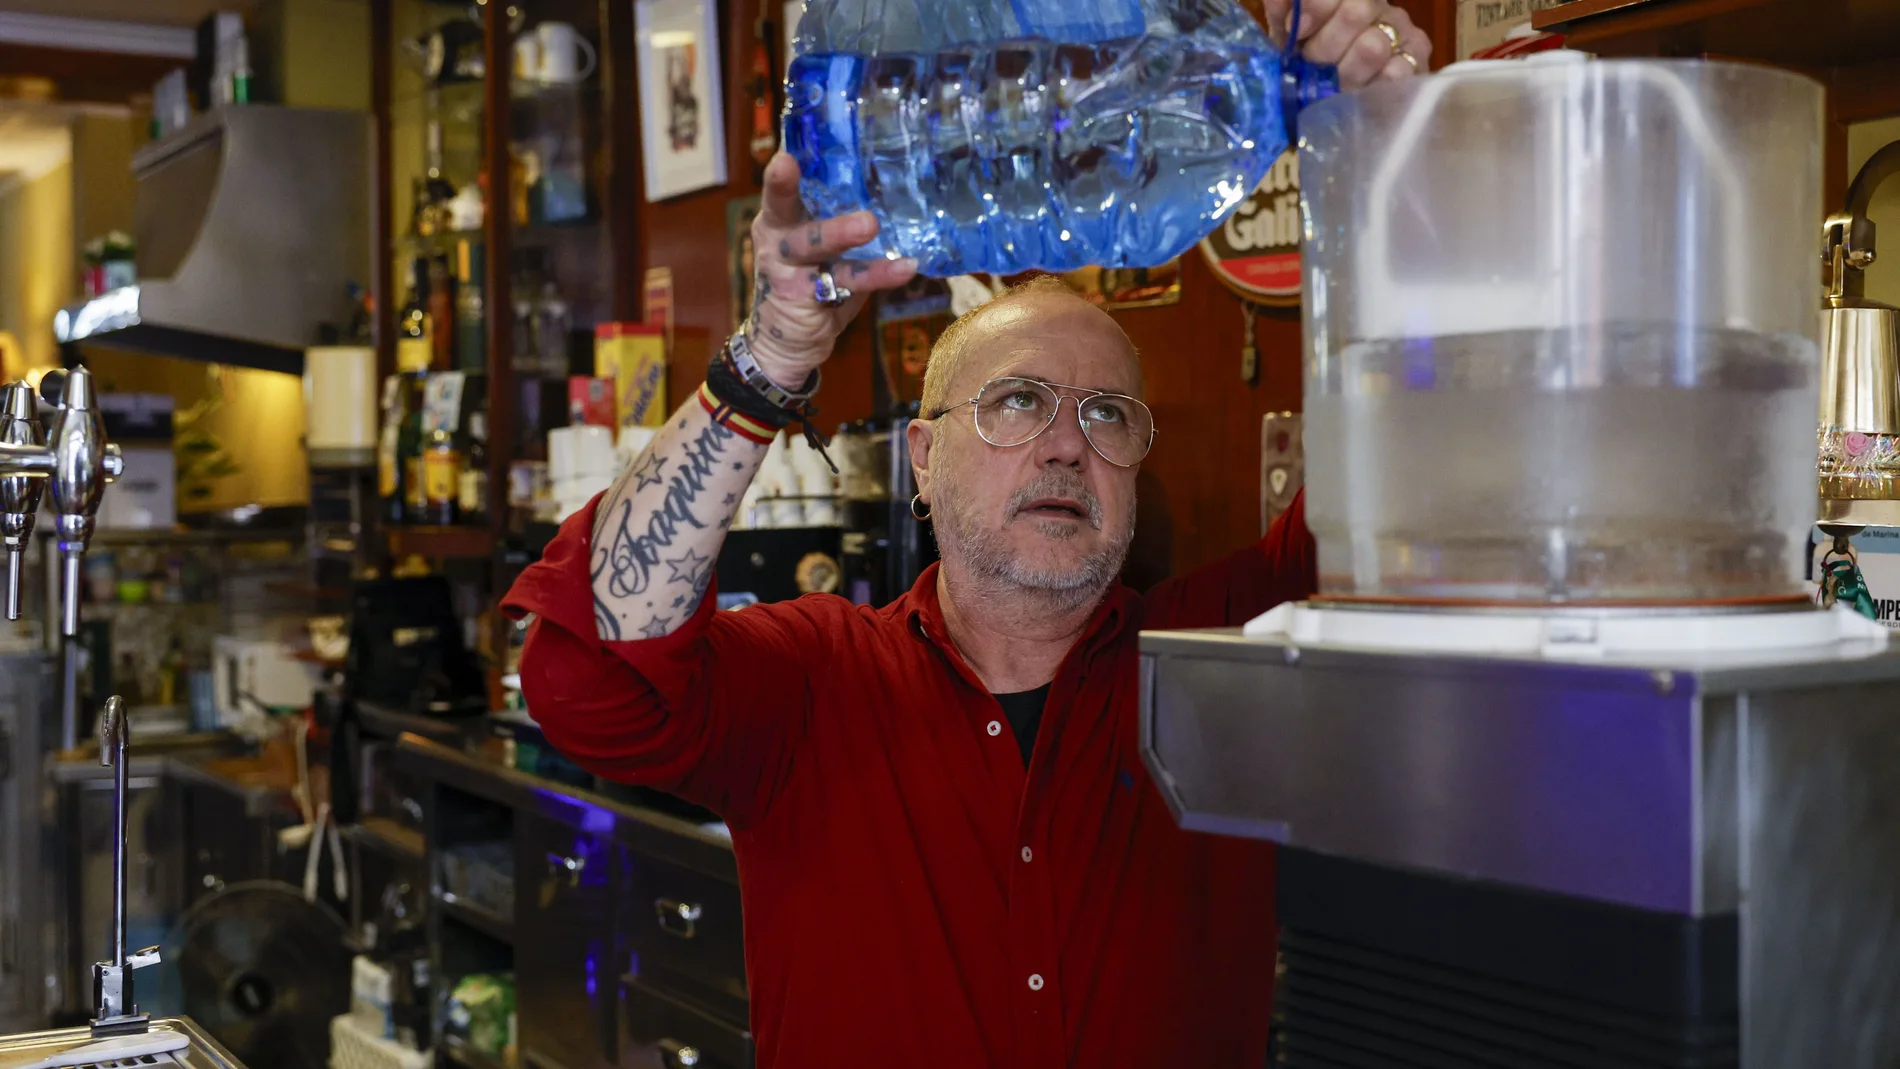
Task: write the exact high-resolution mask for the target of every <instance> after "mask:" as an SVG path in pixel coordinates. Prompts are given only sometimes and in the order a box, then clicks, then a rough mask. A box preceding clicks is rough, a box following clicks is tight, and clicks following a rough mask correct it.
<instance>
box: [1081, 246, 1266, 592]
mask: <svg viewBox="0 0 1900 1069" xmlns="http://www.w3.org/2000/svg"><path fill="white" fill-rule="evenodd" d="M1181 267H1182V270H1181V300H1180V303H1178V304H1173V305H1164V306H1162V307H1159V308H1136V309H1128V310H1125V311H1118V312H1116V313H1114V315H1115V318H1116V320H1117V321H1118V322H1120V323H1121V325H1122V328H1123V329H1124V330H1126V331H1127V332H1128V336H1129V338H1130V339H1132V340H1133V341H1134V343H1135V346H1136V348H1138V349H1139V350H1140V351H1141V357H1142V370H1143V373H1144V375H1145V377H1146V379H1147V401H1148V405H1149V407H1151V408H1152V409H1154V413H1155V426H1156V435H1155V446H1154V451H1153V452H1151V453H1150V454H1149V455H1148V459H1147V460H1146V461H1144V462H1143V464H1142V481H1141V483H1140V487H1139V489H1140V493H1141V506H1140V518H1139V522H1138V527H1137V530H1138V533H1137V535H1136V545H1135V546H1134V548H1133V549H1131V551H1130V568H1129V576H1128V578H1129V581H1130V582H1131V583H1134V584H1136V585H1142V584H1144V583H1145V582H1148V581H1152V580H1154V579H1158V578H1161V577H1162V576H1165V575H1166V574H1168V573H1170V572H1172V573H1174V574H1180V573H1182V572H1185V571H1189V570H1192V569H1194V568H1196V567H1199V566H1201V565H1203V564H1207V563H1210V562H1212V561H1215V560H1218V559H1219V558H1221V557H1222V556H1225V555H1226V554H1228V553H1231V552H1233V551H1235V550H1237V549H1240V548H1241V547H1243V546H1246V545H1248V544H1249V543H1251V542H1253V541H1255V540H1257V539H1258V538H1259V537H1260V417H1261V416H1262V415H1264V414H1265V413H1267V412H1274V411H1281V410H1285V409H1293V410H1297V409H1299V408H1300V362H1301V356H1300V320H1299V309H1297V308H1291V309H1268V310H1265V311H1263V312H1262V313H1261V314H1260V315H1259V316H1258V317H1257V318H1256V320H1255V326H1254V344H1255V346H1256V347H1257V349H1258V351H1259V356H1260V373H1259V378H1258V380H1257V383H1256V384H1255V385H1252V386H1249V385H1247V384H1246V383H1245V382H1244V381H1242V379H1241V377H1240V347H1241V342H1242V337H1243V333H1242V332H1243V309H1244V304H1243V302H1242V301H1241V299H1240V298H1239V297H1238V296H1236V295H1235V294H1234V293H1232V292H1231V291H1229V290H1228V289H1227V288H1226V287H1225V286H1222V285H1221V284H1220V282H1219V281H1218V280H1217V279H1216V278H1215V277H1214V273H1213V271H1212V269H1210V268H1209V267H1208V266H1207V262H1206V260H1205V259H1204V258H1203V257H1202V255H1201V253H1200V252H1199V250H1194V251H1190V252H1189V253H1188V254H1187V255H1186V256H1184V257H1182V260H1181Z"/></svg>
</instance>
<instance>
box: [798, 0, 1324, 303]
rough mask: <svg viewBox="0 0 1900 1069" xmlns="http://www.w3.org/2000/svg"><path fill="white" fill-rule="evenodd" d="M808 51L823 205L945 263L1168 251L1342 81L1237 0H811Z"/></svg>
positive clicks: (811, 195)
mask: <svg viewBox="0 0 1900 1069" xmlns="http://www.w3.org/2000/svg"><path fill="white" fill-rule="evenodd" d="M1294 26H1295V27H1296V28H1297V26H1298V5H1297V4H1296V5H1295V11H1294ZM1296 33H1297V31H1296ZM1288 39H1289V40H1290V41H1291V40H1295V39H1297V37H1296V34H1295V35H1289V38H1288ZM797 53H798V54H797V56H796V58H794V59H793V60H792V63H791V67H790V71H789V74H788V76H787V89H786V103H785V147H786V150H787V151H788V152H790V153H791V154H792V155H793V156H794V157H796V158H797V159H798V162H799V167H800V168H801V171H802V175H803V180H802V182H801V184H800V189H801V191H802V194H803V197H804V200H805V205H806V207H807V209H808V210H810V212H811V213H812V214H813V215H814V216H817V217H821V218H822V217H828V216H833V215H838V214H841V213H843V212H848V211H855V210H858V209H867V208H868V209H870V210H871V211H873V212H875V213H876V214H877V216H878V219H879V222H880V223H881V224H882V226H883V229H882V233H881V234H880V236H879V239H878V241H877V242H876V243H875V244H873V245H871V246H869V247H867V249H866V250H864V252H862V253H861V254H860V255H869V256H909V257H915V258H916V259H917V260H918V262H919V268H920V270H921V271H922V273H924V274H926V275H935V276H946V275H956V274H963V273H967V272H971V271H988V272H993V273H996V274H1013V273H1016V272H1019V271H1026V270H1030V269H1033V268H1041V269H1044V270H1050V271H1063V270H1069V269H1072V268H1077V267H1083V266H1087V265H1092V264H1099V265H1102V266H1108V267H1152V266H1155V265H1158V264H1162V263H1165V262H1167V261H1168V260H1170V259H1172V258H1174V257H1175V256H1178V255H1180V254H1181V253H1182V252H1183V251H1185V250H1186V249H1188V248H1189V247H1190V246H1192V245H1193V244H1194V243H1195V242H1197V241H1199V240H1200V239H1201V237H1202V236H1203V235H1205V234H1206V233H1207V232H1208V231H1209V230H1212V229H1213V228H1214V226H1215V225H1217V224H1218V223H1219V221H1220V220H1221V219H1222V218H1223V217H1224V216H1225V215H1226V214H1227V213H1228V212H1230V211H1232V210H1233V209H1234V208H1235V207H1236V206H1238V205H1239V204H1240V202H1241V201H1242V200H1243V199H1244V198H1245V197H1246V196H1247V194H1248V193H1250V192H1251V191H1252V190H1253V188H1254V187H1255V186H1256V185H1258V184H1259V182H1260V179H1261V178H1262V176H1264V175H1265V174H1266V171H1267V168H1268V167H1269V166H1270V165H1271V164H1272V163H1273V160H1274V159H1275V158H1276V157H1277V156H1279V155H1280V153H1281V152H1282V151H1284V150H1285V148H1286V146H1287V145H1288V143H1289V141H1290V134H1289V120H1290V119H1291V118H1292V116H1294V115H1296V114H1297V113H1298V111H1299V108H1300V107H1301V106H1303V105H1304V104H1306V103H1309V102H1311V101H1313V100H1317V99H1320V98H1323V97H1324V96H1328V95H1331V94H1332V93H1334V92H1337V90H1338V78H1337V74H1336V73H1335V72H1334V71H1333V70H1332V69H1331V68H1326V67H1320V66H1317V65H1313V64H1308V63H1306V62H1304V61H1303V60H1301V59H1299V57H1298V56H1297V54H1294V53H1293V52H1292V51H1291V50H1290V49H1289V51H1288V52H1287V53H1285V54H1283V53H1282V52H1281V51H1280V50H1279V49H1276V48H1275V47H1274V45H1273V44H1272V42H1271V41H1269V40H1268V38H1267V35H1266V33H1265V32H1264V31H1263V30H1262V29H1261V28H1260V25H1259V24H1258V23H1257V22H1255V21H1254V18H1253V16H1251V15H1249V14H1248V13H1247V12H1246V11H1245V10H1243V9H1242V8H1241V7H1240V6H1239V5H1238V4H1236V3H1235V2H1234V0H1183V2H1180V3H1172V4H1168V5H1159V4H1153V3H1149V4H1143V3H1141V2H1140V0H808V2H807V4H806V8H805V15H804V18H803V19H802V20H801V21H800V22H799V26H798V37H797Z"/></svg>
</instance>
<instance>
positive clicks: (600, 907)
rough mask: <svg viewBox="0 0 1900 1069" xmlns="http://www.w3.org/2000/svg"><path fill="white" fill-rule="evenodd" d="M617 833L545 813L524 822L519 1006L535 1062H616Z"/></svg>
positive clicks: (563, 1066) (519, 861)
mask: <svg viewBox="0 0 1900 1069" xmlns="http://www.w3.org/2000/svg"><path fill="white" fill-rule="evenodd" d="M616 850H617V847H616V844H614V843H613V842H612V841H611V840H609V839H606V838H603V837H601V836H599V835H595V834H592V833H590V832H587V831H583V830H580V829H577V828H574V827H572V826H570V825H567V824H562V823H558V822H556V821H553V820H549V819H547V818H545V817H539V816H529V815H523V816H521V817H519V818H518V819H517V821H516V824H515V918H516V919H515V1012H516V1014H517V1015H518V1018H519V1023H518V1025H517V1028H518V1037H519V1043H520V1047H521V1060H522V1064H523V1065H524V1066H526V1067H528V1069H608V1067H610V1066H612V1065H613V1063H614V1002H615V994H616V993H615V990H614V988H615V983H614V981H615V979H616V976H617V973H616V971H615V969H614V966H613V962H614V960H615V955H614V928H613V900H614V898H615V897H616V890H615V887H614V880H613V874H614V868H615V865H614V858H613V854H614V853H615V852H616Z"/></svg>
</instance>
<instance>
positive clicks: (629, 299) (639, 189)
mask: <svg viewBox="0 0 1900 1069" xmlns="http://www.w3.org/2000/svg"><path fill="white" fill-rule="evenodd" d="M635 51H636V49H635V45H634V25H633V3H632V2H631V0H600V75H599V77H600V86H601V99H602V101H603V103H604V107H603V109H602V111H603V113H604V129H603V133H604V135H605V138H604V139H605V141H606V156H607V168H606V183H605V188H604V189H603V194H604V197H603V200H604V203H603V204H602V205H601V214H602V216H603V225H605V226H606V228H607V244H608V250H609V252H608V257H609V259H608V264H609V269H610V270H611V272H612V274H613V291H612V296H611V299H610V300H609V302H608V305H609V314H610V315H611V316H612V317H613V319H614V320H615V321H616V322H633V321H637V320H638V319H639V318H640V282H641V277H640V276H641V262H642V255H641V254H642V250H641V240H642V238H643V236H644V230H643V228H642V227H641V225H640V215H641V212H640V208H641V204H642V198H643V197H644V195H645V191H644V188H643V186H644V183H643V182H642V180H641V171H640V169H641V167H642V161H641V155H640V80H639V71H638V69H637V67H636V65H635V63H634V55H635Z"/></svg>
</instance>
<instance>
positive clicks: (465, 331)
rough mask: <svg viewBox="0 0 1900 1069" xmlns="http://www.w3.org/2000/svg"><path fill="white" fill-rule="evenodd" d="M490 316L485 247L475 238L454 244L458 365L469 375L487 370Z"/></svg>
mask: <svg viewBox="0 0 1900 1069" xmlns="http://www.w3.org/2000/svg"><path fill="white" fill-rule="evenodd" d="M487 326H488V324H487V315H486V311H485V306H484V303H483V300H482V247H481V246H480V245H477V244H476V243H474V242H472V241H460V242H457V243H456V246H455V349H456V354H455V356H456V366H457V367H458V368H460V369H462V370H463V371H466V372H469V373H470V374H474V375H479V374H481V373H483V372H485V371H487V370H488V330H487Z"/></svg>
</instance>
